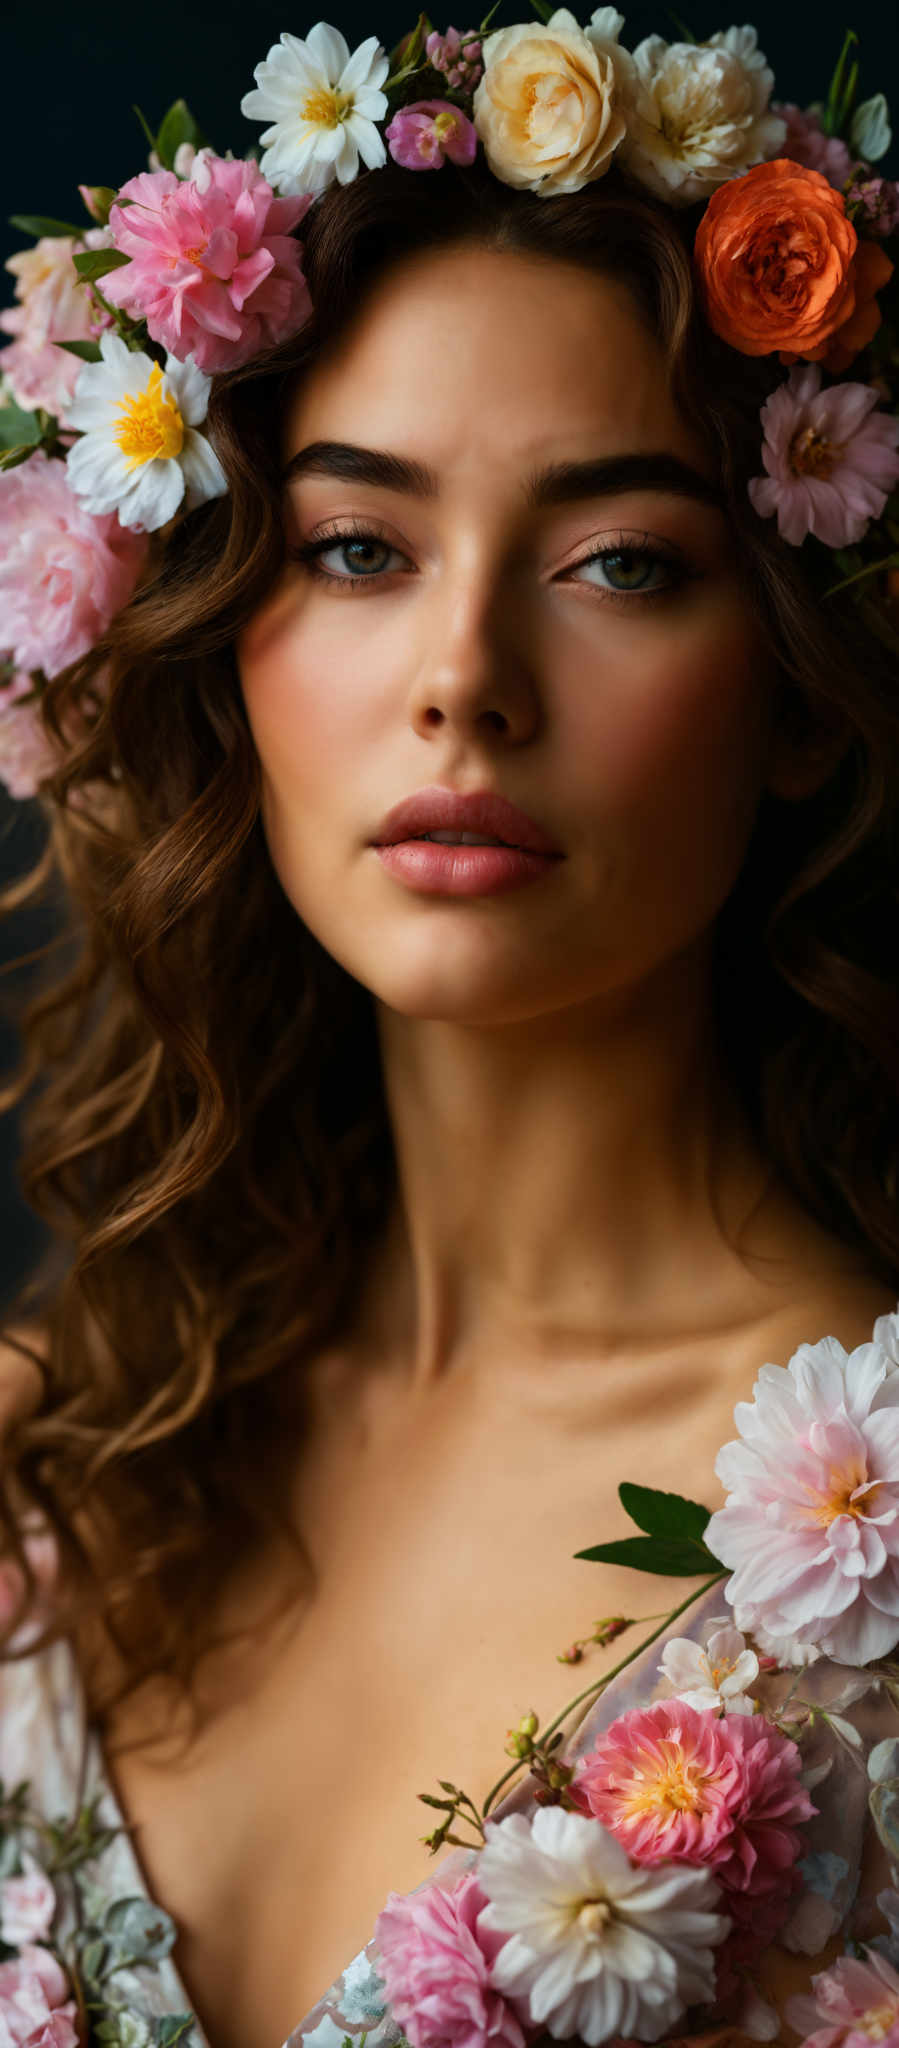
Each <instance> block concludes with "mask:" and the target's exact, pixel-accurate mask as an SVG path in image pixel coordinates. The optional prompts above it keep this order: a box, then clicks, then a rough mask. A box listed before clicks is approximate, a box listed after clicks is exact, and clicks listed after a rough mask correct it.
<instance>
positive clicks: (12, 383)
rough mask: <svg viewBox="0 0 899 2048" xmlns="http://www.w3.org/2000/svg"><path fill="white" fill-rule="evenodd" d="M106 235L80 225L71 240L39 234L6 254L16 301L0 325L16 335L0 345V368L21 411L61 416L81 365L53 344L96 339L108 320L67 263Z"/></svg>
mask: <svg viewBox="0 0 899 2048" xmlns="http://www.w3.org/2000/svg"><path fill="white" fill-rule="evenodd" d="M110 239H111V237H110V234H109V230H108V228H100V227H96V228H85V231H84V234H83V235H81V236H79V238H78V239H77V240H76V238H75V237H74V236H73V235H42V236H41V239H40V241H38V242H36V243H35V244H34V247H33V248H32V249H20V250H18V251H17V253H16V254H15V255H14V256H9V257H8V258H7V262H6V268H7V270H11V271H12V272H13V275H14V276H15V277H17V278H18V283H17V285H16V298H17V299H18V300H19V301H20V304H19V305H18V306H9V307H7V308H6V309H5V310H4V311H3V312H2V313H0V327H2V328H3V330H4V332H5V333H6V334H14V335H15V336H16V339H15V341H13V342H11V343H10V344H9V346H8V347H6V348H2V349H0V373H2V374H3V375H4V376H5V377H6V379H7V381H8V383H9V388H10V390H11V392H12V395H13V397H14V399H15V401H16V404H17V405H21V406H22V407H23V408H24V409H25V411H26V412H33V411H35V410H36V409H37V407H38V406H43V407H44V408H45V409H46V411H47V412H52V413H54V414H55V415H56V417H57V419H60V420H62V421H63V422H64V421H65V414H66V408H67V406H68V403H69V400H70V399H71V398H72V397H73V396H74V392H75V384H76V381H77V379H78V376H79V373H80V371H81V370H82V369H83V368H84V365H83V363H82V362H81V361H80V360H79V358H78V356H73V355H70V354H69V352H68V350H67V349H64V348H57V347H56V346H55V344H56V343H57V342H58V341H96V340H97V339H98V337H99V335H101V334H102V333H103V332H104V329H105V328H107V327H110V326H111V325H112V320H113V316H112V314H111V313H104V312H103V310H102V308H100V307H98V306H97V305H96V304H95V302H94V300H93V298H92V297H91V294H90V292H89V291H88V288H87V286H86V285H84V284H81V283H80V282H79V279H78V272H77V270H76V269H75V267H74V264H73V262H72V258H73V256H74V255H76V254H78V253H80V252H81V251H83V250H85V249H105V248H106V247H107V246H108V244H109V242H110ZM104 296H105V294H104Z"/></svg>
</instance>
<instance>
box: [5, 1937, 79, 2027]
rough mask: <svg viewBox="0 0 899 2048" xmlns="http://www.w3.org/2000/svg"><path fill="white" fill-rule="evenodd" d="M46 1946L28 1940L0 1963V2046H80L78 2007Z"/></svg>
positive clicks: (61, 1972)
mask: <svg viewBox="0 0 899 2048" xmlns="http://www.w3.org/2000/svg"><path fill="white" fill-rule="evenodd" d="M68 1992H69V1985H68V1983H67V1981H66V1977H65V1973H64V1971H63V1970H61V1969H60V1966H59V1964H58V1963H57V1962H56V1960H55V1958H54V1957H53V1956H51V1954H50V1951H49V1949H46V1948H39V1947H37V1946H36V1945H32V1944H31V1943H30V1942H29V1943H28V1944H26V1946H25V1948H23V1949H22V1950H21V1953H20V1954H19V1955H17V1956H15V1957H14V1958H13V1959H12V1961H11V1962H7V1963H0V2042H2V2043H3V2048H79V2035H78V2029H77V2026H76V2024H75V2022H76V2019H77V2006H76V2004H75V2001H74V1999H73V1998H70V1997H69V1996H68Z"/></svg>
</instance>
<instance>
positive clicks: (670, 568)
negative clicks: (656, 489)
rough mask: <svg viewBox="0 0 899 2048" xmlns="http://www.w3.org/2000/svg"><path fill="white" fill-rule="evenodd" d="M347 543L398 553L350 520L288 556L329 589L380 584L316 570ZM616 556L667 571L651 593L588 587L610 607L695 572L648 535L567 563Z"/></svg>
mask: <svg viewBox="0 0 899 2048" xmlns="http://www.w3.org/2000/svg"><path fill="white" fill-rule="evenodd" d="M350 541H369V542H370V541H374V543H375V545H376V546H379V547H384V548H388V549H391V551H392V552H393V553H395V554H400V553H401V552H402V550H401V549H399V548H393V543H392V542H391V541H389V540H388V539H387V537H386V535H385V534H383V533H378V532H377V530H376V529H375V528H374V527H370V526H363V525H362V524H361V522H358V521H355V520H354V521H351V522H350V524H349V525H343V524H342V523H337V524H336V525H334V526H333V527H330V528H328V529H326V530H325V531H324V532H322V533H320V534H317V535H316V536H315V538H314V539H312V540H307V541H304V542H303V543H302V545H301V546H299V547H292V548H289V549H288V553H289V555H290V558H291V560H292V561H294V562H299V563H301V564H302V566H303V568H304V569H306V570H308V572H309V574H310V576H314V577H315V578H316V580H317V581H318V582H319V583H328V584H330V585H331V587H332V589H336V590H338V591H343V590H346V591H349V590H353V589H358V587H359V585H360V584H362V583H368V584H375V585H377V584H378V583H381V582H383V581H384V572H382V573H381V574H380V575H378V574H369V575H359V576H353V575H350V576H335V575H334V574H333V573H332V571H331V570H330V569H322V568H320V567H319V556H320V555H323V554H326V553H327V552H328V550H329V549H330V548H333V547H339V545H340V544H341V542H350ZM616 555H630V556H632V557H633V556H635V557H637V558H639V559H640V560H641V561H645V562H656V563H659V564H661V565H662V566H663V567H664V568H665V569H666V571H667V580H666V581H665V582H664V583H662V584H659V585H658V586H657V587H656V588H655V589H654V590H643V589H637V590H613V589H610V588H607V587H603V586H602V585H601V584H594V585H593V586H592V587H593V589H594V590H595V591H596V592H597V594H598V595H599V596H600V597H601V598H602V599H603V600H604V601H608V602H611V603H612V604H633V603H634V602H635V600H636V599H641V600H642V602H643V603H644V604H648V603H651V602H652V601H653V600H655V599H656V598H660V597H670V596H671V595H672V593H673V592H674V591H676V590H678V589H679V588H680V586H681V584H683V583H685V582H687V581H688V579H690V578H691V577H692V576H693V575H695V573H696V572H695V570H691V569H689V568H688V567H687V565H686V563H685V562H683V561H680V560H677V559H675V557H674V556H673V555H669V554H667V553H666V552H665V551H664V550H663V549H661V548H659V547H657V546H654V545H652V544H651V543H650V541H649V536H648V534H643V535H642V536H640V538H639V539H633V538H630V537H626V536H624V535H621V536H619V538H618V539H617V540H616V541H615V542H614V544H613V545H610V546H608V547H604V548H594V550H593V552H592V553H591V554H589V555H583V556H582V557H581V559H580V561H578V562H573V563H572V564H571V568H572V569H583V568H585V567H586V566H587V565H588V564H589V563H591V562H602V561H604V560H605V559H607V558H612V559H614V557H615V556H616Z"/></svg>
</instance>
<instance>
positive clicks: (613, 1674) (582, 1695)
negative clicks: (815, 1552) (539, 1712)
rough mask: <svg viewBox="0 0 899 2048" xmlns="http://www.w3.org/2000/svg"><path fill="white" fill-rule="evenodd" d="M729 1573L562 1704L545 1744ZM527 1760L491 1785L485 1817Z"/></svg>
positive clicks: (704, 1587)
mask: <svg viewBox="0 0 899 2048" xmlns="http://www.w3.org/2000/svg"><path fill="white" fill-rule="evenodd" d="M726 1577H727V1573H726V1572H725V1571H720V1572H716V1573H715V1575H714V1578H711V1579H705V1580H704V1581H703V1584H702V1585H701V1586H697V1588H696V1591H695V1593H690V1594H688V1596H687V1599H686V1600H682V1601H681V1603H680V1606H679V1607H673V1608H672V1609H671V1612H670V1614H666V1615H665V1616H664V1617H663V1619H662V1620H661V1621H660V1622H659V1626H658V1628H654V1629H653V1630H652V1631H651V1633H650V1634H649V1635H648V1636H644V1637H643V1641H642V1642H641V1643H637V1645H636V1647H635V1648H634V1649H633V1650H629V1651H628V1653H627V1656H626V1657H622V1658H621V1660H620V1662H619V1663H618V1664H615V1665H613V1667H612V1670H611V1671H607V1672H606V1674H605V1677H604V1678H600V1679H597V1680H596V1681H595V1682H594V1684H593V1685H588V1686H587V1687H586V1688H585V1690H584V1691H583V1692H579V1693H577V1694H576V1695H575V1698H574V1699H573V1700H569V1702H568V1705H567V1706H566V1707H563V1708H562V1711H561V1713H559V1714H557V1715H556V1718H555V1720H554V1721H551V1722H550V1724H549V1727H548V1728H544V1729H543V1730H542V1731H541V1735H540V1742H541V1745H545V1743H546V1740H547V1737H548V1736H550V1735H554V1734H555V1732H556V1729H557V1728H560V1727H561V1725H562V1722H563V1721H567V1719H568V1716H569V1714H570V1713H571V1712H572V1711H573V1709H574V1708H575V1707H579V1706H580V1704H581V1702H582V1700H588V1699H590V1698H591V1697H593V1696H595V1697H597V1698H598V1697H599V1694H600V1693H601V1692H604V1691H605V1688H606V1686H607V1685H611V1683H612V1680H613V1678H617V1677H618V1676H619V1674H620V1672H622V1671H626V1670H627V1667H628V1665H629V1664H633V1663H634V1662H635V1661H636V1659H637V1658H638V1657H640V1656H642V1654H643V1651H644V1650H648V1649H649V1647H650V1644H651V1643H655V1642H657V1641H658V1638H659V1636H661V1635H664V1633H665V1630H666V1628H670V1626H671V1623H672V1622H673V1621H676V1620H677V1618H678V1616H679V1615H681V1614H686V1612H687V1608H688V1607H692V1606H693V1605H694V1604H695V1602H696V1601H697V1600H701V1599H702V1596H703V1594H704V1593H709V1592H711V1589H712V1587H713V1586H717V1585H718V1584H719V1583H720V1581H721V1579H724V1578H726ZM582 1718H583V1717H582ZM524 1761H525V1759H524V1758H522V1759H521V1762H519V1763H514V1764H513V1765H512V1767H511V1770H508V1771H505V1772H504V1773H503V1776H502V1777H501V1778H500V1779H499V1780H498V1781H497V1783H496V1784H495V1785H494V1786H492V1787H491V1790H490V1791H489V1792H488V1794H487V1797H486V1799H485V1801H484V1806H483V1817H484V1819H485V1820H486V1818H487V1814H488V1812H489V1810H490V1807H491V1806H492V1805H493V1801H494V1799H495V1798H496V1795H497V1793H498V1792H501V1791H502V1788H503V1786H504V1785H505V1784H507V1783H508V1781H509V1779H510V1778H514V1776H515V1774H516V1771H520V1769H521V1763H523V1762H524Z"/></svg>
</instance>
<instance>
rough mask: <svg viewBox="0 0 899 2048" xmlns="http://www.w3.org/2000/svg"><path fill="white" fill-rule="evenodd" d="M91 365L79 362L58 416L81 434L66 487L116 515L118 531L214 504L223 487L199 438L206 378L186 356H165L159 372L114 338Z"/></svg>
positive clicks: (147, 528)
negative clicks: (79, 368) (63, 410)
mask: <svg viewBox="0 0 899 2048" xmlns="http://www.w3.org/2000/svg"><path fill="white" fill-rule="evenodd" d="M100 354H101V357H102V361H101V362H99V363H85V365H84V368H83V370H82V371H81V374H80V376H79V378H78V382H77V384H76V386H75V396H74V398H73V399H72V400H71V402H70V404H69V407H68V411H67V414H66V424H67V426H70V427H74V428H75V429H76V430H77V431H78V433H80V435H81V439H80V440H79V441H76V442H75V445H74V447H72V448H70V449H69V453H68V455H67V457H66V481H67V483H68V484H69V485H70V486H71V489H72V490H73V491H74V492H75V493H76V495H77V496H78V497H79V498H82V499H83V501H84V504H85V505H86V507H87V510H88V511H89V512H95V513H102V512H117V513H118V516H119V520H120V522H121V524H122V526H132V527H135V528H137V530H138V531H141V532H144V533H150V532H152V531H153V529H154V528H155V527H157V526H164V525H165V524H166V521H167V520H169V519H171V518H172V515H173V513H175V512H177V510H178V507H179V505H180V504H181V501H182V499H184V503H185V509H186V510H187V511H188V512H191V511H193V509H194V507H195V506H196V505H202V504H203V503H204V501H205V499H207V498H219V497H221V496H222V495H223V493H224V492H225V491H226V490H227V488H228V485H227V481H226V478H225V473H224V470H223V469H222V466H221V463H220V462H219V459H218V456H217V455H216V454H215V451H214V449H213V448H212V446H211V444H210V442H209V441H208V439H207V437H206V435H205V434H201V433H199V432H198V429H199V426H200V423H201V421H202V420H204V419H205V418H206V408H207V406H208V403H209V390H210V385H211V382H212V379H211V378H210V377H205V376H204V375H203V372H202V370H198V369H197V366H196V363H195V362H194V360H193V357H192V356H186V357H185V360H184V362H183V363H179V362H178V360H177V357H175V356H172V355H168V354H167V355H166V360H165V369H164V370H163V369H161V368H160V365H159V364H158V363H154V362H153V360H152V358H151V357H150V356H148V355H144V353H143V351H142V350H140V349H137V350H133V351H132V350H131V349H128V348H126V346H125V343H124V342H123V341H122V340H120V338H119V336H118V335H117V334H112V333H106V334H104V335H102V336H101V339H100Z"/></svg>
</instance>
